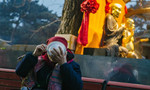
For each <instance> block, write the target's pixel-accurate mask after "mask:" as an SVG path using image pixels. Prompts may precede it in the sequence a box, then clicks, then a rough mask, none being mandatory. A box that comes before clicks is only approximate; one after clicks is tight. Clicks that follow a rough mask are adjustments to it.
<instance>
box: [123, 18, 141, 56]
mask: <svg viewBox="0 0 150 90" xmlns="http://www.w3.org/2000/svg"><path fill="white" fill-rule="evenodd" d="M125 26H126V27H125V30H124V32H123V39H122V46H123V47H125V48H126V49H127V50H128V54H127V56H126V58H136V59H138V58H139V57H138V55H137V54H136V53H135V51H134V30H135V25H134V20H133V19H131V18H127V19H126V22H125Z"/></svg>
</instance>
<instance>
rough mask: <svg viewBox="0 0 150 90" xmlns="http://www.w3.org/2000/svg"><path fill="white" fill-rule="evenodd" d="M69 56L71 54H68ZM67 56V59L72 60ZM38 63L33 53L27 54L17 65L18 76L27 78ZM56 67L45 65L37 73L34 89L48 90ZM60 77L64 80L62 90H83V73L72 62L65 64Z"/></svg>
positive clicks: (61, 68) (61, 67) (62, 66)
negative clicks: (49, 80)
mask: <svg viewBox="0 0 150 90" xmlns="http://www.w3.org/2000/svg"><path fill="white" fill-rule="evenodd" d="M68 55H69V54H68ZM68 55H67V58H69V59H71V58H70V57H69V56H70V55H69V56H68ZM37 62H38V57H35V56H33V55H32V53H27V54H26V56H25V57H24V58H23V59H22V60H21V61H20V62H19V63H18V64H17V67H16V74H17V75H18V76H20V77H26V76H27V75H28V73H29V72H30V71H31V70H33V68H34V66H35V65H36V64H37ZM53 69H54V66H50V64H45V65H44V66H43V67H42V68H41V69H40V70H39V71H38V72H37V73H36V77H37V80H36V83H38V87H37V86H36V85H35V86H34V88H41V89H43V90H46V89H47V86H48V79H49V77H50V76H51V74H52V71H53ZM60 75H61V78H62V90H81V89H82V80H81V71H80V66H79V65H78V64H77V63H76V62H74V61H72V62H71V63H69V64H68V63H65V64H63V65H61V66H60Z"/></svg>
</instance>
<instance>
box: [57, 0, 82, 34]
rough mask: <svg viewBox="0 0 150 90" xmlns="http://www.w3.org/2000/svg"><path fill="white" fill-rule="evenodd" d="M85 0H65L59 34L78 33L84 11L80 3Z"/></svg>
mask: <svg viewBox="0 0 150 90" xmlns="http://www.w3.org/2000/svg"><path fill="white" fill-rule="evenodd" d="M82 1H83V0H65V3H64V7H63V12H62V18H61V24H60V26H59V29H58V31H57V34H73V35H76V36H77V35H78V30H79V27H80V25H81V21H82V16H83V13H82V12H81V11H80V4H81V3H82Z"/></svg>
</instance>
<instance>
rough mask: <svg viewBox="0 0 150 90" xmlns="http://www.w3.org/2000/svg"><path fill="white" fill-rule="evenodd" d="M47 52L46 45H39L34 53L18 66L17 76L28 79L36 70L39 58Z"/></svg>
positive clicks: (29, 54) (27, 55) (26, 56)
mask: <svg viewBox="0 0 150 90" xmlns="http://www.w3.org/2000/svg"><path fill="white" fill-rule="evenodd" d="M45 51H46V45H45V44H41V45H38V46H37V47H36V48H35V50H34V52H33V53H28V54H26V55H25V57H24V58H23V59H22V60H21V61H20V62H19V63H18V64H17V67H16V74H17V75H18V76H20V77H26V76H27V75H28V73H29V72H30V71H31V70H32V69H33V68H34V66H35V65H36V64H37V62H38V56H40V55H41V54H42V53H43V52H45Z"/></svg>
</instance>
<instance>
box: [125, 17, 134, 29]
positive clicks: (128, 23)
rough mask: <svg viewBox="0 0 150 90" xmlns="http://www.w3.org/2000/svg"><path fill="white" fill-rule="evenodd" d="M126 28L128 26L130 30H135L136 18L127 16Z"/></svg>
mask: <svg viewBox="0 0 150 90" xmlns="http://www.w3.org/2000/svg"><path fill="white" fill-rule="evenodd" d="M126 28H128V29H129V30H134V29H135V25H134V20H133V19H131V18H127V19H126Z"/></svg>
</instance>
